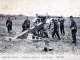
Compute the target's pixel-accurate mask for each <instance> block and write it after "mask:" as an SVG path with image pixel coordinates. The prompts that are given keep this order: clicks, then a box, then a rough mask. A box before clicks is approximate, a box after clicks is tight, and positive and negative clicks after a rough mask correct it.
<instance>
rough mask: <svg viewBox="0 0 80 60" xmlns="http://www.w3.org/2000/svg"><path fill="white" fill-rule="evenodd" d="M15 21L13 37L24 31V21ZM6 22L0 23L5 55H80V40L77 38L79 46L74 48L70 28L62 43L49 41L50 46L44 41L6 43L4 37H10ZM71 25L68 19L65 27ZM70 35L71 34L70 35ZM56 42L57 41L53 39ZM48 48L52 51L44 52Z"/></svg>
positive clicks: (0, 45) (66, 29)
mask: <svg viewBox="0 0 80 60" xmlns="http://www.w3.org/2000/svg"><path fill="white" fill-rule="evenodd" d="M75 20H76V22H77V24H78V26H79V22H78V21H79V18H78V19H75ZM12 21H13V33H12V34H13V35H15V34H16V32H21V31H22V27H21V25H22V23H23V22H24V19H22V20H12ZM5 23H6V20H1V21H0V53H1V54H2V53H3V54H5V53H10V54H12V53H23V54H28V53H31V54H35V53H36V54H37V53H39V54H66V53H68V54H80V44H79V43H80V39H79V38H78V37H79V36H77V46H74V45H73V44H71V41H72V39H71V37H70V36H71V35H70V36H69V34H70V30H69V28H67V27H66V28H65V32H66V35H65V36H64V37H62V39H61V41H57V42H56V41H53V42H52V41H49V43H48V45H49V46H47V45H45V42H44V41H39V42H27V41H28V40H27V39H23V40H22V39H19V40H17V39H16V40H15V41H11V42H8V41H5V40H4V37H5V36H9V34H8V33H7V28H6V25H5ZM66 25H70V21H69V19H68V18H66V21H65V26H66ZM68 33H69V34H68ZM79 33H80V29H78V33H77V35H79ZM53 40H55V39H53ZM45 46H47V47H52V48H53V50H52V51H48V52H45V51H42V49H43V48H44V47H45Z"/></svg>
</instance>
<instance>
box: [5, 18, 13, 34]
mask: <svg viewBox="0 0 80 60" xmlns="http://www.w3.org/2000/svg"><path fill="white" fill-rule="evenodd" d="M6 26H7V29H8V33H10V31H11V30H12V21H11V20H10V17H8V20H7V21H6Z"/></svg>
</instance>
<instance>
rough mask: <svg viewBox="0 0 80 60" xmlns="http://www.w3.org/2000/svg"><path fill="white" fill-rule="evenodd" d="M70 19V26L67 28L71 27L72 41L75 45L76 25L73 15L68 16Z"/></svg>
mask: <svg viewBox="0 0 80 60" xmlns="http://www.w3.org/2000/svg"><path fill="white" fill-rule="evenodd" d="M70 20H71V26H70V27H69V28H71V33H72V38H73V42H72V43H74V44H75V45H76V32H77V26H76V22H75V21H74V19H73V16H70Z"/></svg>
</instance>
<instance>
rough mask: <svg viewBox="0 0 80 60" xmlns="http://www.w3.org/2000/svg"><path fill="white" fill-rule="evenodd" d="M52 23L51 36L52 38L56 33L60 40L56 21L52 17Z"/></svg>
mask: <svg viewBox="0 0 80 60" xmlns="http://www.w3.org/2000/svg"><path fill="white" fill-rule="evenodd" d="M52 21H53V23H54V32H53V33H52V37H53V38H54V35H55V34H56V35H57V37H58V39H59V40H60V36H59V25H58V23H57V21H55V20H54V19H52Z"/></svg>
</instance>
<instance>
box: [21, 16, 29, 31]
mask: <svg viewBox="0 0 80 60" xmlns="http://www.w3.org/2000/svg"><path fill="white" fill-rule="evenodd" d="M22 28H23V30H22V31H25V30H27V29H28V28H30V21H29V19H28V17H27V18H26V20H25V21H24V23H23V24H22Z"/></svg>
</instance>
